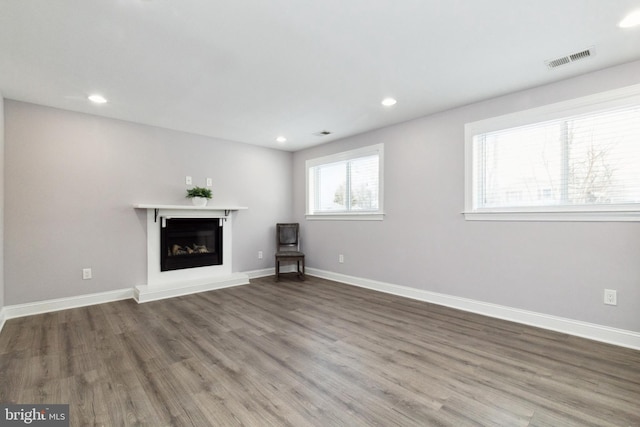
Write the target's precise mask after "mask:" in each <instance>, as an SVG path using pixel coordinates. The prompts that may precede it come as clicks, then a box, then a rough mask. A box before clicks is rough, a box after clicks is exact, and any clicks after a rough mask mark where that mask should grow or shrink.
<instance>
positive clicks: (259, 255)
mask: <svg viewBox="0 0 640 427" xmlns="http://www.w3.org/2000/svg"><path fill="white" fill-rule="evenodd" d="M258 259H262V251H258Z"/></svg>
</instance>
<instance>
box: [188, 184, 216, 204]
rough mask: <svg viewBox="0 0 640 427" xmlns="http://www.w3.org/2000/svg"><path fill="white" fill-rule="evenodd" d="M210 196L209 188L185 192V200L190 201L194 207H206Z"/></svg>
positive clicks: (198, 188) (197, 188) (194, 188)
mask: <svg viewBox="0 0 640 427" xmlns="http://www.w3.org/2000/svg"><path fill="white" fill-rule="evenodd" d="M211 197H213V196H212V194H211V189H210V188H204V187H193V188H190V189H189V190H187V198H188V199H191V202H192V203H193V204H194V206H206V205H207V201H208V199H210V198H211Z"/></svg>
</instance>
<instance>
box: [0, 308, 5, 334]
mask: <svg viewBox="0 0 640 427" xmlns="http://www.w3.org/2000/svg"><path fill="white" fill-rule="evenodd" d="M6 320H7V318H6V316H5V313H4V307H2V308H0V332H2V328H3V327H4V322H5V321H6Z"/></svg>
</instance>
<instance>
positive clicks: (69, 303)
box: [0, 289, 133, 325]
mask: <svg viewBox="0 0 640 427" xmlns="http://www.w3.org/2000/svg"><path fill="white" fill-rule="evenodd" d="M130 298H133V289H118V290H115V291H107V292H99V293H95V294H87V295H76V296H73V297H67V298H56V299H50V300H46V301H36V302H28V303H25V304H16V305H8V306H5V307H4V308H3V309H2V311H1V312H0V321H1V323H0V324H2V325H4V320H5V319H13V318H16V317H24V316H32V315H34V314H42V313H49V312H52V311H60V310H67V309H70V308H78V307H86V306H88V305H94V304H103V303H106V302H113V301H120V300H123V299H130Z"/></svg>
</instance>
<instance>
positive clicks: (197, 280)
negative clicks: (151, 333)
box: [134, 203, 249, 303]
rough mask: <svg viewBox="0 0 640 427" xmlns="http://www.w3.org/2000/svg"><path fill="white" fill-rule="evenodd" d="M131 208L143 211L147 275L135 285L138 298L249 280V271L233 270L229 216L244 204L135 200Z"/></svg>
mask: <svg viewBox="0 0 640 427" xmlns="http://www.w3.org/2000/svg"><path fill="white" fill-rule="evenodd" d="M134 208H136V209H144V210H146V213H147V215H146V217H147V220H146V223H147V227H146V229H147V281H146V283H144V284H142V283H141V284H138V285H136V287H135V292H134V298H135V299H136V301H138V302H139V303H143V302H148V301H155V300H159V299H163V298H170V297H175V296H179V295H187V294H192V293H195V292H204V291H210V290H213V289H220V288H224V287H228V286H236V285H244V284H247V283H249V276H248V275H247V273H239V272H234V271H233V265H232V261H233V245H232V243H233V240H234V238H233V233H232V231H233V228H234V225H233V217H234V216H235V213H236V212H237V211H241V210H245V209H247V208H246V207H241V206H233V205H218V206H209V205H207V206H192V205H161V204H147V203H138V204H135V205H134ZM174 226H176V227H177V228H176V229H175V230H174ZM180 228H182V229H180ZM200 228H204V230H205V231H204V232H201V231H197V230H198V229H200ZM167 229H168V231H169V232H170V233H166V232H167ZM174 231H175V232H174ZM171 241H173V243H170V242H171ZM174 245H176V246H175V255H174ZM187 247H188V249H187ZM169 253H171V256H169ZM162 257H166V258H167V260H166V261H164V262H163V261H162V260H161V259H162ZM205 260H206V261H205ZM163 263H166V265H164V266H161V264H163ZM165 267H168V268H167V269H166V270H165ZM190 267H196V268H190Z"/></svg>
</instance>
